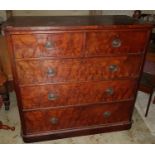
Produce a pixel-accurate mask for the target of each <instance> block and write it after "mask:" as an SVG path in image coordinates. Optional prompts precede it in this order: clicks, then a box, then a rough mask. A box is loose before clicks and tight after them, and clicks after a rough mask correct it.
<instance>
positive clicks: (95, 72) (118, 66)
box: [16, 55, 142, 85]
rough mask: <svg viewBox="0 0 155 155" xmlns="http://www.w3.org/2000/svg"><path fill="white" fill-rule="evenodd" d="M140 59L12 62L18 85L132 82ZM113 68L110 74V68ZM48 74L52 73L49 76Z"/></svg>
mask: <svg viewBox="0 0 155 155" xmlns="http://www.w3.org/2000/svg"><path fill="white" fill-rule="evenodd" d="M141 64H142V56H139V55H134V56H119V57H118V56H117V57H106V58H105V57H103V58H102V57H101V58H87V59H58V60H49V59H48V60H46V59H44V60H33V61H31V60H30V61H16V66H17V74H18V79H19V84H20V85H28V84H38V83H55V82H77V81H94V80H95V81H96V80H108V79H115V78H128V77H130V78H136V77H138V75H139V72H140V67H141ZM113 65H114V70H112V69H111V66H113ZM49 71H51V72H52V71H53V72H54V73H53V74H52V73H51V74H52V75H51V74H50V73H49Z"/></svg>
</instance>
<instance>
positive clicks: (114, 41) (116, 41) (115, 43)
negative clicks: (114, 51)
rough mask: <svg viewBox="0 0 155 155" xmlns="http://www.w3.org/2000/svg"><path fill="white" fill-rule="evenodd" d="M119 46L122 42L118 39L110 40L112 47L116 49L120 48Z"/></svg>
mask: <svg viewBox="0 0 155 155" xmlns="http://www.w3.org/2000/svg"><path fill="white" fill-rule="evenodd" d="M121 44H122V42H121V40H120V39H119V38H115V39H113V40H112V47H115V48H117V47H120V46H121Z"/></svg>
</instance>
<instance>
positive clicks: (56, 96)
mask: <svg viewBox="0 0 155 155" xmlns="http://www.w3.org/2000/svg"><path fill="white" fill-rule="evenodd" d="M57 98H58V95H56V94H54V93H49V94H48V100H49V101H54V100H56V99H57Z"/></svg>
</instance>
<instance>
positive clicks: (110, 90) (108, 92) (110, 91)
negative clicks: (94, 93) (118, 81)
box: [105, 87, 114, 95]
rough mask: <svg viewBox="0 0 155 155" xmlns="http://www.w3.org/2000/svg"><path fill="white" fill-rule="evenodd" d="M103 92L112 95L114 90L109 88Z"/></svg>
mask: <svg viewBox="0 0 155 155" xmlns="http://www.w3.org/2000/svg"><path fill="white" fill-rule="evenodd" d="M105 92H106V94H107V95H113V94H114V89H113V88H111V87H110V88H107V89H106V90H105Z"/></svg>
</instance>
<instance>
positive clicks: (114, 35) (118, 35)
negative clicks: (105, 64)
mask: <svg viewBox="0 0 155 155" xmlns="http://www.w3.org/2000/svg"><path fill="white" fill-rule="evenodd" d="M146 38H147V31H101V32H89V33H87V34H86V51H87V54H86V55H87V56H96V55H111V54H127V53H141V52H144V47H145V44H146Z"/></svg>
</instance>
